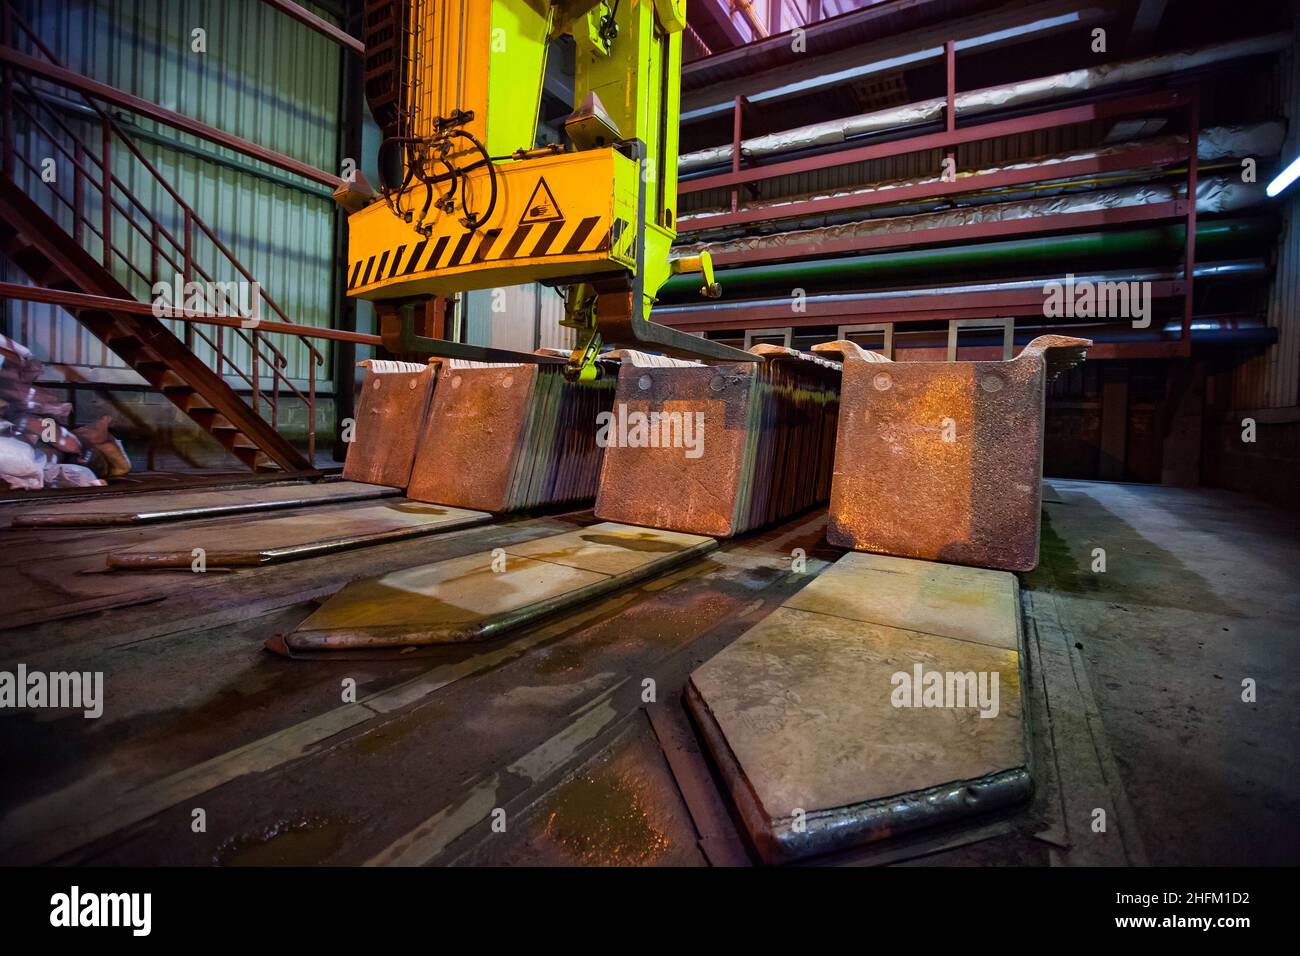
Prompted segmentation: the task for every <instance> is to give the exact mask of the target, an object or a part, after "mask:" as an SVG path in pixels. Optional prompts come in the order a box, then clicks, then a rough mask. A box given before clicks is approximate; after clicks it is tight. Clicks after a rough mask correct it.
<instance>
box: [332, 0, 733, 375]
mask: <svg viewBox="0 0 1300 956" xmlns="http://www.w3.org/2000/svg"><path fill="white" fill-rule="evenodd" d="M685 23H686V4H685V0H490V2H489V0H368V2H367V3H366V11H365V44H366V53H365V92H366V99H367V102H368V104H369V106H370V109H371V112H372V113H373V114H374V116H375V119H376V121H377V122H378V123H379V126H380V128H381V130H382V133H383V142H382V144H381V146H380V150H379V183H378V184H377V185H378V189H377V194H370V193H369V190H368V189H367V188H366V187H365V185H364V183H362V182H360V181H355V180H354V181H353V182H351V183H349V184H345V185H344V186H343V187H341V189H340V190H339V191H338V192H336V194H335V196H336V198H337V199H338V200H339V202H340V203H341V204H342V205H343V206H344V208H346V209H347V210H348V211H349V213H350V215H349V217H348V233H349V239H348V265H347V267H348V276H347V279H348V294H349V295H353V296H357V297H360V298H364V299H369V300H372V301H373V302H374V303H375V305H376V308H377V311H378V313H379V315H380V322H381V332H382V333H383V335H384V338H385V341H386V343H388V345H389V348H390V349H391V350H392V351H395V352H418V353H425V354H432V355H437V356H442V357H446V358H459V359H471V360H479V361H514V362H518V361H531V362H539V361H563V359H558V358H551V357H546V356H537V355H524V354H521V353H515V352H508V351H505V350H501V349H489V348H480V347H475V346H470V345H465V344H462V343H457V342H449V341H444V340H442V339H436V338H431V337H427V336H424V335H420V334H417V331H416V325H415V315H416V310H417V309H419V308H422V307H423V304H424V303H425V302H427V301H428V300H429V299H430V298H431V297H434V296H445V295H449V294H452V293H456V292H462V291H468V290H473V289H485V288H493V287H499V286H507V285H514V284H519V283H525V282H542V283H545V284H548V285H553V286H557V287H559V289H560V292H561V294H562V296H563V297H564V302H565V317H564V319H563V320H562V322H561V324H562V325H565V326H568V327H570V328H573V329H575V330H576V331H577V335H578V339H577V346H576V348H575V349H574V350H573V353H572V354H571V355H570V356H569V358H568V361H567V368H566V374H568V375H569V376H570V377H573V378H588V377H592V376H594V375H596V374H597V368H598V366H597V365H596V364H595V358H596V356H597V354H598V353H599V351H600V349H601V347H602V345H603V344H604V343H606V342H609V343H611V344H612V343H617V344H620V345H626V346H631V347H637V348H640V349H643V350H645V351H653V352H662V353H665V354H668V355H674V356H678V357H684V358H697V359H703V360H711V361H725V362H752V361H754V360H755V357H754V356H753V355H752V354H750V353H748V352H744V351H742V350H740V349H735V348H731V347H729V346H726V345H723V344H722V343H719V342H711V341H709V340H707V339H704V338H701V337H699V336H695V335H690V334H687V333H684V332H680V331H678V330H676V329H671V328H668V327H667V326H664V325H659V324H657V323H654V322H651V321H650V320H649V319H648V318H647V314H648V313H649V311H650V309H651V307H652V306H653V304H654V301H655V293H656V292H657V291H658V289H659V287H660V286H661V285H662V284H663V282H664V281H665V280H666V279H667V278H668V276H669V275H670V273H671V272H672V271H674V267H673V266H671V265H670V263H669V260H668V251H669V247H670V246H671V244H672V241H673V239H674V238H675V236H676V229H675V210H676V203H677V126H678V112H679V101H680V79H681V51H682V30H683V28H684V26H685ZM566 34H567V35H570V36H572V37H573V40H574V43H575V47H576V58H575V63H576V67H575V83H574V91H575V92H574V99H575V101H576V103H575V106H576V108H575V110H574V112H573V113H572V114H571V115H570V116H569V117H568V118H567V119H566V120H565V122H564V131H565V138H566V139H567V143H566V144H564V145H560V144H552V145H547V146H542V147H540V148H537V147H535V141H536V130H537V119H538V111H539V106H540V102H541V94H542V85H543V80H544V76H545V72H546V58H547V50H548V47H549V46H550V44H551V43H552V41H554V40H555V39H556V38H558V37H560V36H562V35H566ZM681 264H682V263H678V265H681ZM689 267H691V268H699V269H700V270H701V271H702V272H704V275H705V285H704V288H703V289H702V290H701V291H702V292H703V293H704V294H705V295H712V296H716V295H717V294H718V287H717V285H716V284H715V283H714V282H713V278H712V269H711V267H710V264H709V262H708V261H707V259H705V260H704V261H698V260H692V261H691V262H690V263H689ZM676 271H680V270H676Z"/></svg>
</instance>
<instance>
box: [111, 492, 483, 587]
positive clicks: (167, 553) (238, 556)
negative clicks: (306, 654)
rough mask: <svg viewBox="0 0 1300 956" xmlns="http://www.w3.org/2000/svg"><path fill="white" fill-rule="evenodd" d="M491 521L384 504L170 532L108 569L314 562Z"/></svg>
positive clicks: (440, 509) (418, 505) (434, 508)
mask: <svg viewBox="0 0 1300 956" xmlns="http://www.w3.org/2000/svg"><path fill="white" fill-rule="evenodd" d="M491 517H492V516H491V515H489V514H486V513H484V512H481V511H467V510H463V509H461V508H449V507H446V506H444V505H430V504H425V503H422V502H418V501H407V500H405V499H401V500H398V501H385V502H381V503H378V504H373V505H364V506H362V507H358V508H352V509H349V510H347V511H321V512H308V513H306V514H298V515H287V516H285V517H282V518H268V519H265V520H259V521H249V522H243V523H239V524H232V525H230V526H228V527H223V526H217V527H208V528H195V529H193V530H189V531H180V530H177V531H173V532H170V533H168V534H167V535H166V536H164V537H161V538H158V539H156V540H154V541H151V542H149V543H148V544H144V545H140V546H138V547H134V548H130V549H127V550H123V551H115V552H113V553H111V554H110V555H109V556H108V566H109V567H110V568H120V569H129V570H137V571H138V570H149V569H162V568H172V569H174V568H184V569H192V568H193V567H194V563H195V561H196V560H197V558H198V557H199V555H197V554H195V549H196V548H197V549H202V552H203V554H202V559H203V563H204V565H205V566H206V567H207V568H209V569H211V568H220V567H249V566H256V565H260V564H271V563H273V562H277V561H293V560H298V559H301V558H311V557H316V556H318V555H321V554H328V553H330V552H333V551H342V550H346V549H349V548H359V547H364V546H366V545H373V544H383V543H387V542H391V541H400V540H402V539H404V538H413V537H418V536H420V535H427V534H437V533H440V532H446V531H453V530H456V529H457V528H467V527H470V526H472V525H477V524H483V523H484V522H486V521H489V520H491Z"/></svg>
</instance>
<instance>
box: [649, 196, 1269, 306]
mask: <svg viewBox="0 0 1300 956" xmlns="http://www.w3.org/2000/svg"><path fill="white" fill-rule="evenodd" d="M1276 228H1277V226H1276V222H1275V221H1274V220H1272V219H1271V218H1270V217H1254V218H1241V219H1220V220H1213V221H1204V220H1201V221H1198V222H1197V224H1196V247H1197V249H1198V250H1207V251H1208V250H1213V249H1221V248H1224V247H1226V246H1234V245H1244V244H1247V243H1251V242H1260V243H1262V242H1266V241H1268V240H1270V239H1271V238H1272V237H1273V235H1274V234H1275V232H1276ZM1186 235H1187V230H1186V227H1185V226H1183V225H1181V224H1179V225H1167V226H1153V227H1149V228H1144V229H1129V230H1122V231H1106V232H1084V233H1074V234H1070V235H1063V236H1046V237H1043V238H1035V239H1012V240H1006V241H1001V242H980V243H973V244H970V245H963V246H948V247H945V248H937V249H935V248H931V249H904V250H900V251H897V252H881V253H873V254H867V255H857V256H846V257H843V258H838V259H808V260H803V261H800V262H774V263H769V264H765V265H755V266H737V267H733V268H730V269H720V270H718V273H717V279H718V281H719V282H720V283H721V284H722V287H723V293H724V294H728V293H730V294H734V293H735V292H736V290H744V292H745V293H751V292H760V291H763V290H770V289H774V288H780V289H782V290H784V291H786V292H788V291H789V290H790V289H796V288H814V287H820V288H826V287H829V286H832V285H836V284H838V285H848V284H852V283H857V284H861V283H864V282H870V281H880V280H884V279H894V278H906V277H910V276H917V275H925V274H948V273H951V272H953V271H957V270H963V269H965V270H975V269H987V268H990V267H994V266H998V265H1007V264H1013V263H1014V264H1015V265H1016V266H1017V267H1018V268H1024V269H1029V268H1032V267H1034V266H1042V265H1045V264H1049V263H1053V262H1058V261H1060V260H1063V259H1064V260H1069V261H1072V262H1073V261H1078V262H1084V261H1087V260H1090V259H1092V260H1095V259H1097V258H1101V257H1104V256H1122V255H1143V256H1146V255H1150V254H1152V253H1154V252H1175V251H1179V250H1181V249H1182V248H1183V244H1184V242H1185V241H1186ZM698 292H699V277H698V276H692V275H678V276H673V277H671V278H669V279H668V281H667V282H665V283H664V284H663V285H662V286H661V287H660V289H659V300H660V302H661V303H665V304H667V303H673V302H682V301H694V300H695V299H696V297H697V295H698Z"/></svg>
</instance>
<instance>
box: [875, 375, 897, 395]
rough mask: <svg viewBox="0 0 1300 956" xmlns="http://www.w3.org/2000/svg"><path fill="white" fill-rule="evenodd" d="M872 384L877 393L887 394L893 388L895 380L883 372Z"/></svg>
mask: <svg viewBox="0 0 1300 956" xmlns="http://www.w3.org/2000/svg"><path fill="white" fill-rule="evenodd" d="M871 384H872V385H874V386H875V387H876V391H877V392H887V391H889V390H890V388H892V387H893V384H894V380H893V379H892V378H890V377H889V376H888V375H886V374H885V373H884V372H881V373H880V374H879V375H877V376H876V377H875V378H873V379H872V380H871Z"/></svg>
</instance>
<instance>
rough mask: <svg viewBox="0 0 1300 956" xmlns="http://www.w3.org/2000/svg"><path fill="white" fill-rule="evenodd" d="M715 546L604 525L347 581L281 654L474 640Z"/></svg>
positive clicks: (699, 540) (630, 582) (623, 584)
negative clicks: (495, 551)
mask: <svg viewBox="0 0 1300 956" xmlns="http://www.w3.org/2000/svg"><path fill="white" fill-rule="evenodd" d="M715 547H717V542H716V541H713V540H712V539H710V538H705V537H701V536H698V535H679V534H671V533H667V532H662V531H656V530H654V529H651V528H634V527H629V526H627V525H621V524H613V523H604V524H596V525H591V526H589V527H586V528H583V529H581V530H579V531H568V532H564V533H561V534H556V535H549V536H547V537H543V538H537V539H534V540H532V541H528V542H523V543H520V544H515V545H506V546H505V547H504V548H503V549H501V551H500V552H498V553H493V552H490V551H480V552H478V553H475V554H467V555H463V556H461V557H458V558H448V559H446V560H443V561H436V562H433V563H431V564H421V565H416V566H415V567H410V568H402V569H400V570H397V571H390V572H389V573H387V574H383V575H380V576H378V577H373V578H365V579H362V580H359V581H353V582H352V583H350V584H348V585H347V586H345V587H344V588H343V589H342V590H340V591H339V592H338V593H337V594H335V595H334V596H333V597H331V598H330V599H329V600H328V601H326V602H325V603H324V604H323V605H322V606H321V607H320V609H319V610H317V611H316V612H315V613H313V614H312V615H311V616H310V617H308V618H307V619H306V620H305V621H303V623H302V624H300V625H299V626H298V629H297V630H295V631H294V632H293V633H291V634H289V635H287V636H286V637H285V647H286V649H288V650H289V651H329V650H353V649H362V648H375V647H407V646H416V645H423V644H447V643H459V642H464V641H479V640H484V639H487V638H491V637H496V636H497V635H499V634H503V633H505V632H506V631H510V630H514V629H517V628H520V627H523V626H525V625H527V624H529V623H531V622H533V621H536V620H538V619H540V618H543V617H546V616H549V615H552V614H556V613H558V612H559V611H562V610H564V609H566V608H570V607H574V606H576V605H580V604H583V603H585V602H588V601H591V600H593V599H595V598H597V597H599V596H601V595H604V594H609V593H611V592H613V591H617V590H620V589H622V588H625V587H630V586H631V585H633V584H636V583H638V582H640V581H644V580H646V579H648V578H651V577H655V576H657V575H659V574H662V573H663V572H664V571H666V570H668V569H669V568H671V567H675V566H677V565H680V564H683V563H685V562H687V561H691V560H693V559H695V558H697V557H699V556H701V555H704V554H707V553H708V552H709V551H711V550H713V549H714V548H715Z"/></svg>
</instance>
